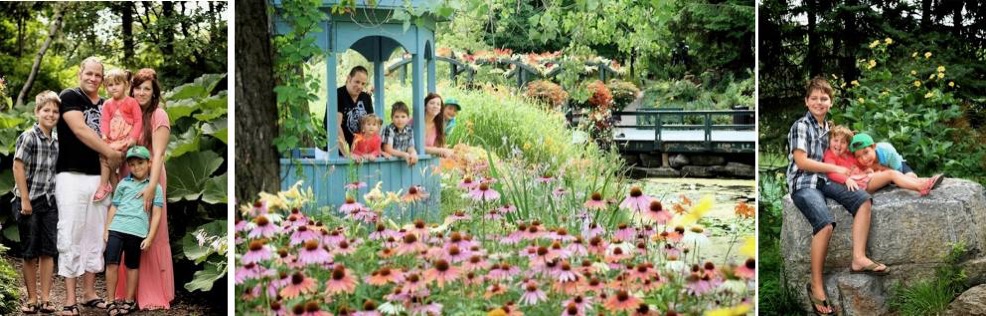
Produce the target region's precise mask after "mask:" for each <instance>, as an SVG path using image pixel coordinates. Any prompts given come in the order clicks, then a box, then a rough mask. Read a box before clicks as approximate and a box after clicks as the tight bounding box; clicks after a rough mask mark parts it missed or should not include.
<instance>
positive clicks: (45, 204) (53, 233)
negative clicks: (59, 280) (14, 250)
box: [11, 196, 58, 259]
mask: <svg viewBox="0 0 986 316" xmlns="http://www.w3.org/2000/svg"><path fill="white" fill-rule="evenodd" d="M11 204H12V205H11V206H12V207H11V209H12V210H13V212H14V219H15V220H16V221H17V229H18V230H19V231H20V232H19V235H20V236H19V237H20V238H21V251H22V255H23V256H24V259H34V258H37V257H40V256H45V257H52V258H54V257H57V256H58V248H57V247H56V238H57V236H58V207H57V205H58V204H57V203H56V202H55V197H54V196H50V197H39V198H36V199H34V200H32V201H31V215H23V214H21V198H19V197H15V198H14V200H13V201H12V203H11Z"/></svg>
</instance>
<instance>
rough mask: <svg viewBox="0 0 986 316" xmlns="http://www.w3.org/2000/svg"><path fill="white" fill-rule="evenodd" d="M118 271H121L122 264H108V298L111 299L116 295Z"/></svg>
mask: <svg viewBox="0 0 986 316" xmlns="http://www.w3.org/2000/svg"><path fill="white" fill-rule="evenodd" d="M117 271H120V265H118V264H107V265H106V299H111V298H112V297H113V296H114V295H116V279H117Z"/></svg>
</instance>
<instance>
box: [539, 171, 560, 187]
mask: <svg viewBox="0 0 986 316" xmlns="http://www.w3.org/2000/svg"><path fill="white" fill-rule="evenodd" d="M535 181H537V183H541V184H548V183H551V182H553V181H555V177H554V176H552V175H551V173H550V172H545V173H543V174H541V175H540V176H538V177H537V179H536V180H535Z"/></svg>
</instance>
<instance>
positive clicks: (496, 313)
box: [486, 308, 507, 316]
mask: <svg viewBox="0 0 986 316" xmlns="http://www.w3.org/2000/svg"><path fill="white" fill-rule="evenodd" d="M486 315H487V316H507V312H506V311H504V310H503V309H502V308H497V309H494V310H491V311H490V312H489V313H486Z"/></svg>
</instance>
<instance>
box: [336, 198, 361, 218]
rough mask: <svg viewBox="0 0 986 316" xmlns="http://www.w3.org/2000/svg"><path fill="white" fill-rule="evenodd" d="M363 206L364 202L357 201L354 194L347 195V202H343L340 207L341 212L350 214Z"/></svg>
mask: <svg viewBox="0 0 986 316" xmlns="http://www.w3.org/2000/svg"><path fill="white" fill-rule="evenodd" d="M362 208H363V204H360V203H359V202H356V199H354V198H353V197H352V196H349V195H346V203H343V204H342V206H340V207H339V212H341V213H343V214H349V213H350V212H352V211H359V210H360V209H362Z"/></svg>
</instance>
